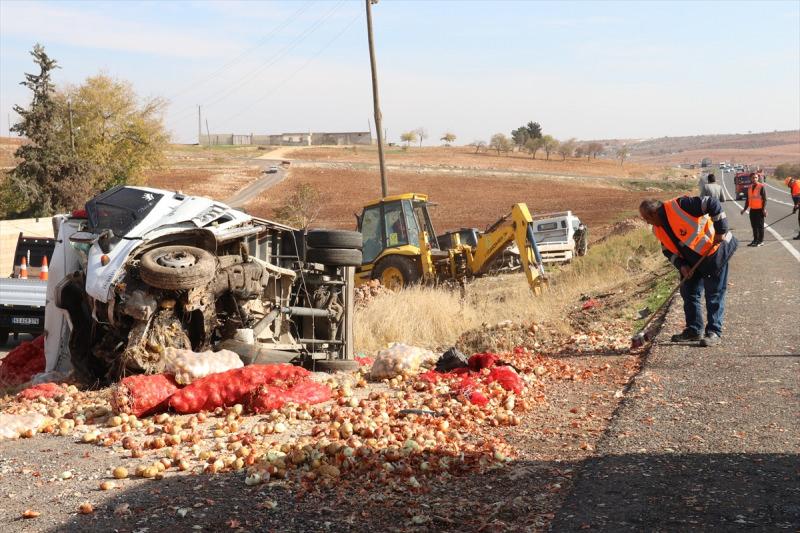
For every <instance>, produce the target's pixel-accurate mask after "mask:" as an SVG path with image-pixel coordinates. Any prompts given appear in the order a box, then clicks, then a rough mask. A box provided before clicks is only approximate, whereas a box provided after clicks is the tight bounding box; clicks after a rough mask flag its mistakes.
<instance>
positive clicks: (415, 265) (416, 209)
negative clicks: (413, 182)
mask: <svg viewBox="0 0 800 533" xmlns="http://www.w3.org/2000/svg"><path fill="white" fill-rule="evenodd" d="M427 205H428V197H427V195H424V194H418V193H407V194H398V195H395V196H387V197H386V198H383V199H381V200H379V201H377V202H375V203H372V204H369V205H367V206H365V207H364V210H363V211H362V212H361V215H358V216H357V217H356V218H357V221H358V231H359V232H361V235H362V239H363V241H362V242H363V248H362V258H363V259H362V261H363V263H362V265H361V266H360V267H358V269H357V270H356V282H360V283H364V282H366V281H368V280H370V279H379V280H380V281H381V283H382V284H383V285H386V286H388V287H396V286H398V284H399V285H400V286H403V285H406V284H408V283H410V282H414V281H417V280H419V279H420V278H421V277H422V271H421V269H422V265H421V264H420V257H421V256H422V255H423V254H424V251H425V248H426V246H428V247H430V249H431V251H432V252H439V244H438V242H437V240H436V233H435V232H434V230H433V224H432V223H431V219H430V215H429V214H428V210H427Z"/></svg>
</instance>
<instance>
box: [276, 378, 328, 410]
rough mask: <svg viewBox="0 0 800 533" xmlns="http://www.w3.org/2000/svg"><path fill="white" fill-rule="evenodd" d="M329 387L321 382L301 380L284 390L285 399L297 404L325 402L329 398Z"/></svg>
mask: <svg viewBox="0 0 800 533" xmlns="http://www.w3.org/2000/svg"><path fill="white" fill-rule="evenodd" d="M331 394H332V391H331V388H330V387H328V386H327V385H325V384H323V383H317V382H315V381H311V380H307V381H301V382H300V383H298V384H296V385H295V386H294V387H291V388H290V389H289V390H288V391H286V396H285V397H286V401H287V402H292V403H296V404H299V405H303V404H308V405H313V404H315V403H322V402H327V401H328V400H330V399H331Z"/></svg>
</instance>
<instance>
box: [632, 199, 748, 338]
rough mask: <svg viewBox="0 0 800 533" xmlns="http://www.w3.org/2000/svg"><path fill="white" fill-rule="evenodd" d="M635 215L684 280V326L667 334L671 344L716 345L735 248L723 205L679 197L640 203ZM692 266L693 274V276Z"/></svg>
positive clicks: (736, 243) (711, 201)
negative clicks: (729, 268)
mask: <svg viewBox="0 0 800 533" xmlns="http://www.w3.org/2000/svg"><path fill="white" fill-rule="evenodd" d="M639 214H640V215H641V217H642V218H643V219H644V220H645V221H646V222H647V223H649V224H651V225H652V226H653V233H655V235H656V237H657V238H658V240H659V241H661V250H662V252H663V253H664V255H665V256H666V258H667V259H669V261H670V263H672V264H673V265H674V266H675V268H677V269H678V270H679V271H680V273H681V278H682V279H683V283H682V285H681V289H680V292H681V297H682V298H683V314H684V316H685V318H686V325H685V327H684V329H683V331H682V332H680V333H678V334H675V335H673V336H672V342H694V341H700V346H716V345H718V344H719V343H720V342H722V339H721V337H722V319H723V315H724V312H725V293H726V291H727V286H728V262H729V261H730V258H731V256H733V254H734V252H735V251H736V249H737V248H738V246H739V244H738V241H737V240H736V237H734V236H733V234H732V233H731V232H730V231H729V230H728V220H727V218H726V217H725V211H723V210H722V205H720V203H719V201H718V200H717V199H716V198H712V197H710V196H703V197H700V196H681V197H679V198H673V199H672V200H670V201H668V202H661V201H660V200H645V201H643V202H642V203H641V205H640V206H639ZM698 263H699V264H698ZM694 267H696V270H695V272H694V273H692V268H694ZM704 291H705V298H706V312H707V316H706V324H705V327H704V326H703V306H702V295H703V292H704Z"/></svg>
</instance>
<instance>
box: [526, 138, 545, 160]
mask: <svg viewBox="0 0 800 533" xmlns="http://www.w3.org/2000/svg"><path fill="white" fill-rule="evenodd" d="M542 146H544V139H542V138H541V137H534V138H531V139H528V142H526V143H525V149H526V150H527V151H528V153H529V154H531V157H533V158H534V159H536V152H538V151H539V150H541V149H542Z"/></svg>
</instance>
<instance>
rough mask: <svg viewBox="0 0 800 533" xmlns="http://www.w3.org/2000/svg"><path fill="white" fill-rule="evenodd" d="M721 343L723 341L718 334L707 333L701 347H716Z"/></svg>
mask: <svg viewBox="0 0 800 533" xmlns="http://www.w3.org/2000/svg"><path fill="white" fill-rule="evenodd" d="M721 342H722V339H720V338H719V335H717V334H716V333H706V336H705V337H703V340H701V341H700V346H706V347H708V346H716V345H718V344H719V343H721Z"/></svg>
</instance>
